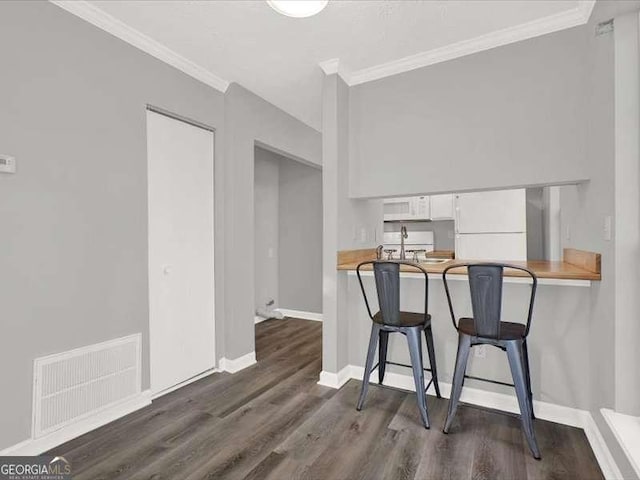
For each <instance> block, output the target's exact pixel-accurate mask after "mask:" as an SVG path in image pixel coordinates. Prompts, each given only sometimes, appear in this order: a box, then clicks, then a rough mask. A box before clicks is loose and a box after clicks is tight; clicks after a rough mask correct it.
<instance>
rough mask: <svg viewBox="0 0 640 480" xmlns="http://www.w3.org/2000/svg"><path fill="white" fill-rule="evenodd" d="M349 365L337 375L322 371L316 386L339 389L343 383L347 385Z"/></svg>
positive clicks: (349, 373) (349, 372)
mask: <svg viewBox="0 0 640 480" xmlns="http://www.w3.org/2000/svg"><path fill="white" fill-rule="evenodd" d="M351 368H352V367H351V365H347V366H346V367H344V368H343V369H342V370H340V371H339V372H338V373H332V372H325V371H324V370H323V371H321V372H320V379H319V380H318V385H323V386H325V387H331V388H340V387H342V386H343V385H344V384H345V383H347V382H348V381H349V380H350V379H351V378H353V377H352V376H351Z"/></svg>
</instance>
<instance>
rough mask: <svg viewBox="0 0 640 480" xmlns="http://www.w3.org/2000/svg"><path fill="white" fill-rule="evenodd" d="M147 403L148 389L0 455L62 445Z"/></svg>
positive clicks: (25, 441) (22, 443)
mask: <svg viewBox="0 0 640 480" xmlns="http://www.w3.org/2000/svg"><path fill="white" fill-rule="evenodd" d="M148 405H151V392H150V391H149V390H145V391H144V392H142V393H140V394H139V395H136V396H134V397H132V398H129V399H127V400H124V401H122V402H120V403H118V404H116V405H113V406H111V407H109V408H106V409H105V410H102V411H100V412H97V413H96V414H95V415H92V416H91V417H88V418H85V419H83V420H80V421H78V422H76V423H72V424H69V425H67V426H65V427H63V428H61V429H60V430H56V431H55V432H51V433H49V434H47V435H44V436H42V437H40V438H30V439H28V440H24V441H22V442H20V443H17V444H15V445H13V446H11V447H8V448H5V449H4V450H1V451H0V457H3V456H7V455H14V456H26V455H40V454H42V453H44V452H46V451H47V450H51V449H52V448H54V447H57V446H58V445H62V444H63V443H65V442H68V441H69V440H73V439H74V438H77V437H79V436H80V435H84V434H85V433H87V432H90V431H91V430H95V429H96V428H99V427H102V426H103V425H106V424H107V423H110V422H113V421H114V420H117V419H118V418H121V417H124V416H125V415H128V414H130V413H133V412H135V411H136V410H140V409H141V408H144V407H146V406H148Z"/></svg>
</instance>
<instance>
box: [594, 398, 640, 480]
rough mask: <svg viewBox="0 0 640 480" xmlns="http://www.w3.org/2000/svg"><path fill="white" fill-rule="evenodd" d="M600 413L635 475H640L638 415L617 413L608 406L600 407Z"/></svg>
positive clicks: (639, 424)
mask: <svg viewBox="0 0 640 480" xmlns="http://www.w3.org/2000/svg"><path fill="white" fill-rule="evenodd" d="M600 413H602V416H603V417H604V419H605V421H606V422H607V425H609V428H610V429H611V431H612V432H613V435H614V436H615V437H616V440H617V441H618V443H619V444H620V447H622V451H623V452H624V454H625V455H626V456H627V458H628V459H629V463H630V464H631V466H632V467H633V470H634V471H635V472H636V475H637V476H638V477H640V417H634V416H632V415H625V414H623V413H618V412H616V411H614V410H611V409H610V408H602V409H600Z"/></svg>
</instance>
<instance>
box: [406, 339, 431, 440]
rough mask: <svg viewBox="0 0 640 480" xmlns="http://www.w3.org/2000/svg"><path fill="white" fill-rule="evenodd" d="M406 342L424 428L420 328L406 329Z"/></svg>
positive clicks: (426, 417)
mask: <svg viewBox="0 0 640 480" xmlns="http://www.w3.org/2000/svg"><path fill="white" fill-rule="evenodd" d="M406 333H407V342H408V344H409V355H410V356H411V367H412V368H413V381H414V383H415V385H416V397H417V398H418V408H419V409H420V416H421V417H422V423H423V424H424V427H425V428H429V415H428V414H427V398H426V397H427V395H426V394H425V392H424V370H423V365H422V340H421V339H420V328H419V327H417V328H415V327H414V328H409V329H407V332H406Z"/></svg>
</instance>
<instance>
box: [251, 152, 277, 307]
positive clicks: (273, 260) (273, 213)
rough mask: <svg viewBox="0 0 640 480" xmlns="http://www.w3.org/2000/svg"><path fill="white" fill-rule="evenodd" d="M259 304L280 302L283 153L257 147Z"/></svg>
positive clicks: (257, 273)
mask: <svg viewBox="0 0 640 480" xmlns="http://www.w3.org/2000/svg"><path fill="white" fill-rule="evenodd" d="M254 155H255V167H254V198H253V200H254V236H255V244H254V252H255V262H256V266H255V282H254V284H255V307H256V308H265V307H266V306H267V303H268V302H270V301H271V300H273V301H274V306H280V303H279V265H280V257H279V251H280V233H279V232H280V223H279V216H280V214H279V211H280V158H281V157H280V156H279V155H276V154H275V153H272V152H269V151H267V150H264V149H263V148H259V147H256V148H255V150H254Z"/></svg>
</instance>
